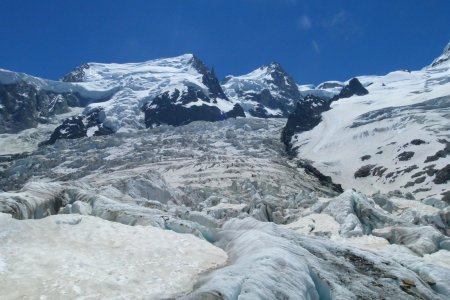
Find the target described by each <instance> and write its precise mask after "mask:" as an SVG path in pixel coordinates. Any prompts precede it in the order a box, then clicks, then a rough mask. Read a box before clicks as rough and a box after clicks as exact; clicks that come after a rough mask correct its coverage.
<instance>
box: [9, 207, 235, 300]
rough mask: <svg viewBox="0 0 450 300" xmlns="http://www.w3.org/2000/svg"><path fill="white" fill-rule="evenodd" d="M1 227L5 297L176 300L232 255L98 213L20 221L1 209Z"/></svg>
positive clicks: (188, 237) (185, 237)
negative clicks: (174, 299) (110, 220)
mask: <svg viewBox="0 0 450 300" xmlns="http://www.w3.org/2000/svg"><path fill="white" fill-rule="evenodd" d="M0 227H1V228H2V231H7V233H6V234H4V235H2V236H0V253H1V256H2V258H1V259H2V260H0V289H1V291H2V292H1V294H2V297H3V298H4V299H19V298H21V299H23V298H25V299H31V298H33V299H35V298H39V297H46V298H48V299H61V298H65V299H75V298H77V299H78V298H79V299H98V298H103V299H105V298H108V299H119V298H120V299H124V298H128V299H131V298H133V299H161V298H171V297H175V296H179V295H182V294H184V293H187V292H189V291H190V290H191V289H192V288H193V284H194V283H195V281H196V276H197V275H198V274H199V273H201V272H204V271H206V270H209V269H211V268H216V267H219V266H221V265H222V264H224V263H225V262H226V260H227V255H226V254H225V252H224V251H222V250H221V249H219V248H217V247H214V246H212V245H211V244H209V243H207V242H205V241H203V240H200V239H198V238H196V237H194V236H192V235H187V234H178V233H175V232H172V231H167V230H162V229H158V228H154V227H142V226H134V227H132V226H127V225H122V224H119V223H112V222H109V221H105V220H102V219H100V218H96V217H88V216H75V215H59V216H52V217H48V218H45V219H41V220H26V221H17V220H14V219H12V218H10V217H9V216H8V215H5V214H1V213H0Z"/></svg>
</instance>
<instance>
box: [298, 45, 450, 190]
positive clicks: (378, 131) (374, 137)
mask: <svg viewBox="0 0 450 300" xmlns="http://www.w3.org/2000/svg"><path fill="white" fill-rule="evenodd" d="M446 55H448V49H447V48H446V50H445V52H444V54H443V55H442V56H441V57H440V58H439V59H438V60H436V61H439V63H437V64H436V63H433V65H432V66H430V67H428V68H425V69H423V70H420V71H413V72H409V71H396V72H392V73H389V74H387V75H385V76H361V77H358V79H359V80H360V81H361V83H362V84H363V85H364V86H366V89H367V90H368V91H369V94H367V95H363V96H352V97H350V98H346V99H340V100H338V101H336V102H333V104H332V105H331V110H329V111H327V112H325V113H323V114H322V122H321V123H320V124H319V125H318V126H317V127H315V128H314V129H313V130H310V131H307V132H303V133H300V134H297V135H296V136H294V137H293V139H292V142H293V146H294V148H296V151H297V155H298V157H300V158H302V159H308V160H311V161H313V162H314V166H316V167H317V168H318V169H319V170H321V171H322V172H323V173H325V174H327V175H330V176H332V178H333V179H334V180H335V181H336V182H338V183H341V184H342V185H343V186H344V187H345V188H357V189H358V190H361V191H364V192H366V193H373V192H376V191H378V190H380V191H382V192H388V191H393V190H402V191H408V192H411V193H412V194H413V195H414V196H415V197H417V198H418V199H424V198H427V197H430V196H435V197H437V198H442V197H444V196H445V195H447V199H448V193H449V191H450V177H449V168H450V166H449V163H450V154H449V151H450V150H449V148H450V146H449V142H450V127H449V124H450V117H449V113H450V61H445V60H444V59H441V58H443V57H446ZM436 61H435V62H436ZM445 192H447V194H444V193H445Z"/></svg>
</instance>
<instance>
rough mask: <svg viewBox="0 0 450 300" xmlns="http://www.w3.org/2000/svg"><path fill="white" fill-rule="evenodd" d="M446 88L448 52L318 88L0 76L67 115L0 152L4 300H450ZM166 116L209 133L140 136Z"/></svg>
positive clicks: (168, 76)
mask: <svg viewBox="0 0 450 300" xmlns="http://www.w3.org/2000/svg"><path fill="white" fill-rule="evenodd" d="M449 72H450V66H449V64H448V47H446V50H445V51H444V53H443V54H442V55H441V56H440V57H439V58H437V59H436V60H435V61H434V62H433V63H432V64H431V65H430V66H427V67H425V68H424V69H422V70H419V71H395V72H392V73H389V74H387V75H385V76H358V77H356V79H351V80H348V81H345V82H339V81H329V82H324V83H322V84H320V85H318V86H312V85H304V84H298V83H296V82H295V81H294V80H293V79H292V78H291V77H290V76H289V75H288V74H286V73H285V72H284V71H283V69H282V68H281V66H280V65H279V64H277V63H272V64H269V65H265V66H263V67H261V68H259V69H257V70H255V71H253V72H251V73H249V74H247V75H241V76H229V77H227V78H225V80H223V81H222V82H221V83H220V82H219V81H218V79H217V78H216V76H215V73H214V71H213V70H212V69H209V68H207V67H206V65H204V64H203V63H202V62H201V61H200V60H199V59H198V58H196V57H195V56H193V55H191V54H186V55H181V56H178V57H175V58H165V59H157V60H151V61H147V62H143V63H129V64H111V63H108V64H103V63H88V64H85V65H81V66H79V67H77V68H75V69H74V70H73V71H72V72H70V73H69V74H67V75H66V76H65V77H64V78H63V80H62V81H49V80H44V79H40V78H37V77H33V76H30V75H26V74H20V73H14V72H11V71H6V70H0V85H2V86H3V87H5V89H6V90H7V91H14V93H13V94H14V95H16V94H19V92H20V91H21V90H15V89H14V88H16V87H17V86H16V85H17V84H20V86H24V87H25V91H27V93H25V94H24V95H22V96H20V97H19V96H18V98H17V99H16V98H14V97H12V98H10V99H9V100H12V102H11V103H15V102H14V101H16V100H17V101H18V102H20V103H22V104H27V102H26V101H25V100H26V99H28V98H29V99H34V98H33V97H31V96H30V95H34V94H35V93H43V94H42V95H43V96H44V98H45V99H47V100H48V101H50V102H49V103H48V104H51V103H53V102H52V101H54V100H55V99H60V100H62V102H63V103H64V101H66V103H64V105H63V106H61V110H56V111H54V112H52V113H50V114H48V115H45V118H46V119H45V121H43V120H42V118H41V117H42V115H39V114H40V113H44V112H45V111H39V110H36V111H33V114H30V117H31V118H32V119H33V118H35V117H36V119H33V120H35V121H36V122H37V123H33V125H32V126H31V127H27V128H24V129H22V130H19V131H17V132H16V130H10V129H9V128H8V129H7V130H5V131H4V132H3V133H1V134H0V146H1V147H0V290H1V291H2V292H1V295H2V297H5V298H6V299H22V298H30V299H60V298H65V299H97V298H107V299H123V298H127V299H131V298H132V299H186V300H188V299H189V300H191V299H448V298H449V297H450V287H449V283H450V238H449V233H450V206H449V201H448V196H447V195H448V190H449V189H448V178H447V177H446V176H447V175H446V174H447V173H446V172H447V171H446V170H447V169H446V168H447V167H446V166H447V165H448V160H449V157H450V156H449V155H448V147H449V146H448V145H449V140H450V136H449V125H448V124H449V122H448V120H449V113H448V108H449V105H448V104H449V99H450V98H449V95H450V92H449V91H450V80H449V78H450V74H449ZM8 85H10V86H8ZM355 86H356V90H358V91H356V92H355V90H352V87H355ZM264 91H265V92H264ZM16 92H17V93H16ZM366 92H367V93H366ZM67 93H69V94H70V93H73V94H70V95H69V94H67ZM72 96H74V97H78V98H77V99H78V100H80V101H81V102H83V101H87V102H83V105H81V102H79V103H75V104H76V105H69V104H70V103H69V102H70V101H67V100H70V99H72V98H71V97H72ZM27 97H28V98H27ZM55 97H56V98H55ZM58 97H62V98H58ZM266 100H267V101H268V100H270V101H268V102H266ZM24 101H25V102H24ZM274 101H275V102H274ZM277 101H278V102H277ZM30 102H32V101H31V100H30ZM274 103H275V104H277V105H278V104H280V103H281V104H280V105H278V106H277V105H272V104H274ZM3 104H6V102H5V103H4V102H3V101H2V106H1V107H0V111H1V113H3V112H4V111H5V108H4V106H3ZM66 104H67V105H66ZM166 104H170V105H167V106H166ZM237 104H238V105H239V107H240V108H241V109H239V107H238V108H236V105H237ZM269 104H270V105H269ZM173 106H176V108H175V109H176V110H175V112H177V113H179V111H180V110H178V109H180V108H182V109H183V111H184V109H190V108H192V107H208V108H213V111H214V113H213V116H214V117H217V116H221V118H219V119H215V118H214V119H212V121H213V122H207V121H206V120H209V119H206V120H205V119H195V118H192V117H193V116H195V115H194V114H187V115H185V116H183V118H181V119H177V120H176V122H174V123H168V122H167V120H168V119H167V118H165V117H164V116H163V117H162V118H160V119H157V118H154V117H155V115H158V114H160V115H165V114H167V113H168V112H170V111H171V110H166V109H167V107H171V108H173ZM5 107H6V106H5ZM31 107H32V108H33V106H31ZM49 107H51V106H49ZM205 111H209V110H205ZM231 111H233V112H234V113H233V114H231V115H229V117H228V116H227V115H226V113H228V112H231ZM93 112H95V113H96V115H95V116H94V117H93V115H92V113H93ZM216 112H218V115H215V113H216ZM262 112H264V113H262ZM255 113H256V114H255ZM259 113H261V114H259ZM297 113H300V115H301V114H304V115H305V116H306V117H305V118H296V119H295V118H292V116H293V115H294V116H295V114H297ZM308 113H309V115H308ZM0 116H3V114H0ZM177 116H178V115H177ZM150 117H151V118H150ZM286 117H288V118H286ZM92 118H93V119H94V121H95V122H96V123H95V126H90V125H89V122H90V121H92V120H93V119H92ZM289 119H291V120H292V119H293V120H294V121H295V122H297V121H299V122H300V124H294V125H295V126H294V128H295V129H296V130H297V129H302V130H300V131H296V132H295V131H294V132H293V134H292V136H289V140H283V139H282V138H281V137H282V134H283V132H285V128H286V124H287V123H289ZM67 120H69V121H67ZM72 121H73V122H78V124H79V125H80V126H81V124H80V123H79V122H81V123H82V125H83V126H81V127H83V129H82V131H83V130H85V131H86V132H85V134H82V135H79V136H77V138H68V136H67V135H66V136H65V137H64V136H63V137H62V138H56V139H54V140H53V141H52V143H46V144H42V143H41V146H39V147H38V146H37V145H38V143H40V142H43V141H44V140H45V139H48V138H49V137H50V135H51V134H52V132H53V133H54V132H55V128H56V129H57V130H58V131H60V132H61V134H62V135H64V134H66V133H68V132H69V131H70V126H72V125H73V122H72ZM310 121H313V122H312V123H309V122H310ZM71 122H72V123H71ZM302 122H303V123H302ZM0 124H1V122H0ZM59 124H66V127H59V126H58V125H59ZM60 126H61V125H60ZM102 126H105V128H110V129H113V130H112V131H113V132H111V133H108V134H104V135H99V134H96V132H97V131H99V130H100V129H101V128H102ZM305 128H307V129H305ZM286 143H289V144H290V146H291V147H292V148H291V149H292V151H287V149H286ZM389 174H391V175H389ZM93 279H95V280H93Z"/></svg>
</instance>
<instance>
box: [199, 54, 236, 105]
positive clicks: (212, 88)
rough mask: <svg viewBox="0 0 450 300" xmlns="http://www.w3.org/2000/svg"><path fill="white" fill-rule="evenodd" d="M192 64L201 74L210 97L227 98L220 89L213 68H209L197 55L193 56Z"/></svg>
mask: <svg viewBox="0 0 450 300" xmlns="http://www.w3.org/2000/svg"><path fill="white" fill-rule="evenodd" d="M191 64H192V66H193V67H194V68H195V69H196V70H197V71H198V72H199V73H200V74H202V75H203V77H202V83H203V84H204V85H206V86H207V87H208V89H209V95H208V97H210V98H221V99H228V98H227V96H226V95H225V93H224V92H223V90H222V86H221V85H220V82H219V80H218V79H217V77H216V74H215V72H214V69H211V70H210V69H209V68H208V67H207V66H206V65H205V64H204V63H203V62H202V61H201V60H200V59H199V58H198V57H196V56H194V57H193V58H192V61H191Z"/></svg>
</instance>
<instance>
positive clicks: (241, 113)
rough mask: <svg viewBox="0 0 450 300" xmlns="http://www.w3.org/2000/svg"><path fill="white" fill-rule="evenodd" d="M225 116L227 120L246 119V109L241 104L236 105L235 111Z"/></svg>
mask: <svg viewBox="0 0 450 300" xmlns="http://www.w3.org/2000/svg"><path fill="white" fill-rule="evenodd" d="M225 116H226V118H227V119H229V118H237V117H244V118H245V112H244V109H243V108H242V106H240V105H239V104H237V103H236V104H235V105H234V107H233V109H232V110H230V111H229V112H227V113H225Z"/></svg>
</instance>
